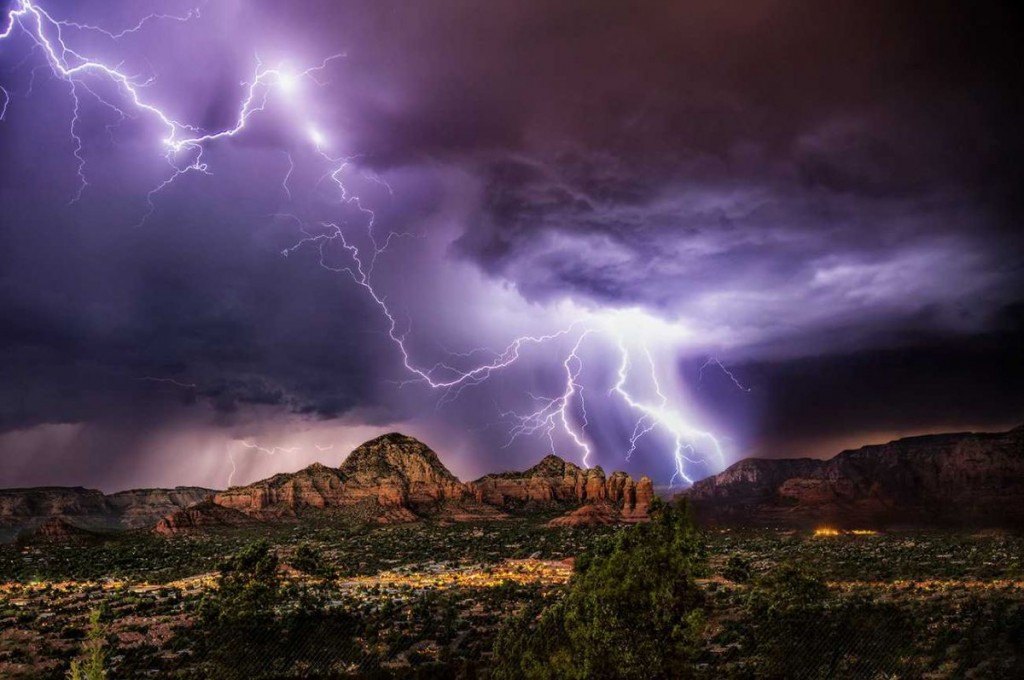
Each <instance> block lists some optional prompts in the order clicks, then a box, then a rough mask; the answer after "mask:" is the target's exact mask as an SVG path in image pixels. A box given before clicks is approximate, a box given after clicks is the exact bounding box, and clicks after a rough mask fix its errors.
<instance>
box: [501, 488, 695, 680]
mask: <svg viewBox="0 0 1024 680" xmlns="http://www.w3.org/2000/svg"><path fill="white" fill-rule="evenodd" d="M650 515H651V521H650V522H649V523H646V524H641V525H637V526H635V527H631V528H629V529H625V530H623V531H620V532H618V533H617V534H615V535H613V536H610V537H607V538H605V539H603V540H602V541H600V542H599V543H598V544H597V545H596V546H595V547H594V549H593V550H591V551H590V552H588V553H585V554H583V555H582V556H581V557H580V558H579V560H578V561H577V563H576V572H575V574H574V575H573V579H572V581H571V583H570V585H569V588H568V592H567V593H566V595H565V597H564V599H563V600H562V601H561V602H558V603H556V604H554V605H550V606H547V607H540V606H534V607H531V608H528V609H527V610H526V611H525V612H524V613H523V614H522V615H521V616H520V617H518V618H517V619H516V620H514V621H512V622H511V623H510V624H509V625H508V626H507V627H505V628H504V629H503V630H502V631H501V633H500V634H499V637H498V639H497V641H496V643H495V650H494V655H495V658H496V659H497V660H498V661H497V666H496V668H495V671H494V677H495V678H499V679H501V678H685V677H690V676H692V675H693V671H692V667H693V661H694V660H695V659H696V658H697V656H698V654H699V653H700V649H701V639H700V634H701V632H702V630H703V627H704V618H705V616H704V611H703V608H702V605H703V597H702V594H701V591H700V589H699V588H698V587H697V584H696V582H695V581H694V578H695V577H696V576H702V575H705V574H706V573H707V556H706V551H705V547H704V543H703V541H702V539H701V537H700V535H699V533H698V531H697V529H696V527H695V526H694V524H693V521H692V518H691V517H690V514H689V511H688V509H687V506H686V505H685V503H683V504H680V505H678V506H670V505H666V504H664V503H662V502H661V501H657V500H656V501H655V502H654V503H652V504H651V508H650Z"/></svg>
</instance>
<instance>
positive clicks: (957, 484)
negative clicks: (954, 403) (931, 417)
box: [685, 427, 1024, 528]
mask: <svg viewBox="0 0 1024 680" xmlns="http://www.w3.org/2000/svg"><path fill="white" fill-rule="evenodd" d="M685 494H686V496H688V497H689V498H690V499H691V501H692V502H693V504H694V506H695V508H696V510H697V513H698V516H699V517H700V518H701V519H702V520H703V521H706V522H708V523H711V524H738V525H754V526H793V527H812V526H818V525H824V524H829V525H835V526H839V527H848V528H855V527H861V528H884V527H926V526H927V527H938V526H950V527H953V526H1022V525H1024V427H1022V428H1016V429H1014V430H1011V431H1009V432H1002V433H974V432H963V433H955V434H941V435H929V436H923V437H908V438H905V439H899V440H896V441H893V442H889V443H888V444H881V445H875V446H864V447H862V448H859V449H854V450H849V451H843V452H842V453H840V454H839V455H837V456H835V457H834V458H831V459H828V460H816V459H783V460H766V459H753V458H750V459H746V460H742V461H740V462H738V463H736V464H735V465H733V466H731V467H729V468H728V469H727V470H725V471H724V472H722V473H720V474H718V475H715V476H713V477H709V478H708V479H704V480H701V481H699V482H697V483H696V484H694V485H693V487H691V488H690V489H689V490H688V491H686V492H685Z"/></svg>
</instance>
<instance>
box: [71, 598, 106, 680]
mask: <svg viewBox="0 0 1024 680" xmlns="http://www.w3.org/2000/svg"><path fill="white" fill-rule="evenodd" d="M105 644H106V640H105V639H104V635H103V627H102V626H101V625H100V611H99V610H98V609H94V610H92V611H91V612H89V630H88V632H87V633H86V638H85V643H84V644H83V645H82V658H81V659H75V660H74V661H72V662H71V669H70V670H69V671H68V677H69V678H70V679H71V680H106V677H107V671H106V659H107V653H106V650H105V649H104V646H105Z"/></svg>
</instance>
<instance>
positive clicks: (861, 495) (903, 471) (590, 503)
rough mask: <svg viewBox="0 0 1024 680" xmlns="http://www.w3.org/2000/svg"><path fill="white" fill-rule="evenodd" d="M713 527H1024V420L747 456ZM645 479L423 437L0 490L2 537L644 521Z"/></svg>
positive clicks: (709, 518) (717, 494)
mask: <svg viewBox="0 0 1024 680" xmlns="http://www.w3.org/2000/svg"><path fill="white" fill-rule="evenodd" d="M683 493H684V495H685V496H686V497H687V498H688V499H689V500H690V503H691V505H692V506H693V507H694V509H695V512H696V514H697V517H698V519H700V520H701V521H702V522H703V523H706V524H709V525H739V526H775V527H791V528H813V527H818V526H822V525H830V526H834V527H837V528H899V527H907V528H910V527H938V526H949V527H965V526H1013V527H1020V526H1024V427H1019V428H1017V429H1014V430H1011V431H1009V432H1002V433H972V432H965V433H956V434H942V435H929V436H923V437H909V438H905V439H899V440H896V441H893V442H890V443H888V444H883V445H876V446H865V447H862V448H859V449H855V450H850V451H844V452H842V453H840V454H839V455H837V456H835V457H833V458H830V459H827V460H821V459H813V458H800V459H774V460H769V459H758V458H748V459H745V460H742V461H740V462H738V463H736V464H734V465H732V466H731V467H729V468H728V469H726V470H725V471H723V472H721V473H720V474H717V475H714V476H712V477H709V478H707V479H704V480H701V481H698V482H697V483H695V484H694V485H693V486H692V487H691V488H690V489H688V490H686V491H685V492H683ZM654 496H655V493H654V488H653V485H652V483H651V480H650V478H648V477H641V478H640V479H639V480H634V479H633V478H632V477H630V476H629V475H628V474H626V473H625V472H618V471H617V472H613V473H612V474H611V475H606V474H605V472H604V470H602V469H601V468H600V467H593V468H581V467H579V466H577V465H574V464H572V463H570V462H567V461H565V460H563V459H561V458H559V457H558V456H555V455H548V456H545V457H544V458H543V459H542V460H541V461H540V462H538V463H537V464H536V465H534V466H533V467H531V468H529V469H527V470H523V471H518V472H501V473H495V474H488V475H485V476H483V477H481V478H479V479H477V480H475V481H471V482H462V481H460V480H459V479H458V478H457V477H456V476H455V475H453V474H452V473H451V472H450V471H449V470H448V469H447V468H446V467H445V466H444V464H443V463H442V462H441V460H440V459H439V458H438V456H437V454H436V453H435V452H434V451H433V450H431V449H430V447H428V446H427V445H426V444H424V443H422V442H420V441H418V440H416V439H414V438H412V437H408V436H405V435H402V434H399V433H390V434H386V435H382V436H380V437H377V438H376V439H373V440H370V441H368V442H366V443H364V444H362V445H361V446H359V447H358V448H356V449H355V450H354V451H352V452H351V453H350V454H349V455H348V456H347V457H346V458H345V459H344V460H343V461H342V462H341V464H340V465H339V466H338V467H330V466H328V465H323V464H321V463H314V464H313V465H310V466H309V467H306V468H304V469H302V470H299V471H297V472H292V473H281V474H277V475H274V476H272V477H269V478H267V479H263V480H260V481H258V482H254V483H252V484H247V485H244V486H236V487H231V488H229V489H226V490H222V491H219V490H214V489H204V488H199V487H177V488H174V489H137V490H131V491H123V492H119V493H115V494H109V495H107V494H103V493H101V492H99V491H96V490H94V489H85V488H81V487H41V488H32V489H7V490H0V540H3V541H9V540H12V539H14V538H15V537H17V536H19V535H22V536H27V537H33V538H38V539H40V540H64V539H78V538H83V537H88V536H91V535H94V534H95V532H98V531H117V530H122V531H123V530H143V531H153V532H156V533H158V534H162V535H175V534H181V533H194V532H202V531H208V530H212V529H228V528H232V527H246V526H259V525H261V524H265V523H282V522H296V521H301V520H303V519H305V518H311V517H316V518H321V519H328V520H331V519H337V520H338V521H353V520H354V521H360V522H371V523H381V524H387V523H395V522H414V521H419V520H424V519H426V520H432V521H438V522H460V521H489V520H494V521H500V520H505V519H508V518H510V517H513V516H520V515H532V514H537V513H543V515H544V517H545V518H546V519H548V518H549V519H548V523H549V524H550V525H553V526H559V525H575V524H616V523H631V522H638V521H643V520H644V519H646V517H647V509H648V505H649V504H650V502H651V500H652V499H653V498H654Z"/></svg>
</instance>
